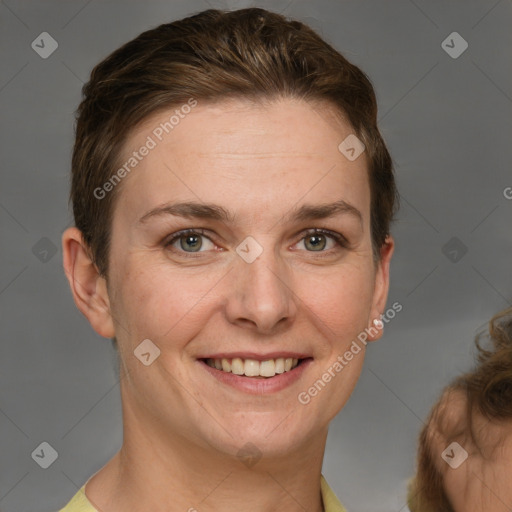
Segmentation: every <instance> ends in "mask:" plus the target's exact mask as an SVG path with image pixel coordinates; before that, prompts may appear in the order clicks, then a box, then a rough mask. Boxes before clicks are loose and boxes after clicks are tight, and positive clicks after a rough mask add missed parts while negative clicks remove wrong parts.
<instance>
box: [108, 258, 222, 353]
mask: <svg viewBox="0 0 512 512" xmlns="http://www.w3.org/2000/svg"><path fill="white" fill-rule="evenodd" d="M147 260H148V261H149V258H147ZM141 267H142V268H141ZM219 278H220V276H219V277H216V273H214V272H210V273H208V274H201V275H197V272H196V273H195V275H194V274H193V273H190V272H187V271H183V270H179V271H172V272H171V271H170V270H169V269H168V268H165V267H162V266H151V265H150V266H148V265H145V266H141V265H132V266H127V267H126V270H125V271H124V272H123V274H122V276H118V279H117V282H118V286H117V288H116V289H117V294H116V298H115V300H114V301H113V302H114V308H113V313H114V315H115V316H116V320H118V323H120V324H121V325H122V326H123V327H124V326H126V329H125V330H124V331H128V333H129V334H128V335H129V336H130V338H132V339H133V340H134V342H135V340H138V339H145V338H149V339H152V338H154V341H155V343H158V341H160V342H163V340H164V338H165V337H167V336H169V337H170V338H173V339H176V336H177V335H178V333H179V336H180V337H187V336H189V335H190V333H189V331H190V330H191V329H192V330H193V329H198V328H199V327H198V326H200V325H201V322H200V321H199V318H200V317H201V316H204V314H205V308H211V303H212V300H215V291H214V290H211V289H212V287H213V284H214V283H215V282H216V281H218V279H219ZM124 331H123V330H122V331H121V335H126V332H124Z"/></svg>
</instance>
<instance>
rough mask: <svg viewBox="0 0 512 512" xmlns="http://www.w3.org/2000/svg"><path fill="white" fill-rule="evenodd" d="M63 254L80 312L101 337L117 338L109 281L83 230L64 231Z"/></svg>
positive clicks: (73, 228)
mask: <svg viewBox="0 0 512 512" xmlns="http://www.w3.org/2000/svg"><path fill="white" fill-rule="evenodd" d="M62 254H63V265H64V272H65V274H66V277H67V279H68V282H69V286H70V288H71V293H72V294H73V299H74V301H75V304H76V306H77V308H78V309H79V310H80V311H81V312H82V314H83V315H84V316H85V317H86V318H87V320H89V323H90V324H91V326H92V328H93V329H94V330H95V331H96V332H97V333H98V334H99V335H100V336H103V337H105V338H113V337H114V336H115V330H114V323H113V321H112V315H111V313H110V301H109V297H108V293H107V286H106V281H105V278H104V277H102V276H101V275H100V273H99V272H98V269H97V267H96V265H95V264H94V262H93V261H92V258H91V256H90V252H89V250H88V247H87V245H86V244H85V242H84V240H83V237H82V233H81V231H80V230H79V229H77V228H75V227H71V228H68V229H66V230H65V231H64V233H63V234H62Z"/></svg>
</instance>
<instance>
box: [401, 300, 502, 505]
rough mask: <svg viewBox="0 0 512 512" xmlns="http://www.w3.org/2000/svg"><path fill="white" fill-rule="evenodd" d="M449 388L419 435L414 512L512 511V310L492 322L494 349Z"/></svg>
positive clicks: (480, 352)
mask: <svg viewBox="0 0 512 512" xmlns="http://www.w3.org/2000/svg"><path fill="white" fill-rule="evenodd" d="M480 338H481V336H477V338H476V345H477V349H478V364H477V366H476V367H475V369H474V370H473V371H471V372H468V373H467V374H465V375H462V376H460V377H458V378H457V379H456V380H455V381H454V382H453V383H452V384H451V385H450V386H448V387H447V388H446V389H445V390H444V391H443V394H442V396H441V399H440V400H439V402H438V403H437V404H436V405H435V406H434V407H433V409H432V412H431V413H430V416H429V419H428V421H427V423H426V425H425V427H424V428H423V430H422V432H421V435H420V446H419V452H418V469H417V474H416V478H415V480H414V481H412V482H411V485H410V496H409V508H410V510H411V512H501V511H505V510H510V509H511V507H512V466H511V464H510V461H511V460H512V436H511V432H512V308H508V309H506V310H504V311H502V312H501V313H498V314H497V315H495V316H494V317H493V318H492V319H491V321H490V322H489V338H490V341H491V347H490V348H489V349H485V348H483V347H482V346H481V345H480Z"/></svg>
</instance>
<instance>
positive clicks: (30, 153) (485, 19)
mask: <svg viewBox="0 0 512 512" xmlns="http://www.w3.org/2000/svg"><path fill="white" fill-rule="evenodd" d="M249 5H258V6H263V7H268V8H271V9H273V10H275V11H281V12H284V13H285V14H287V15H289V16H292V17H296V18H299V19H301V20H303V21H305V22H306V23H309V24H310V25H311V26H312V27H313V28H315V29H317V30H318V31H319V32H320V34H321V35H323V36H324V37H325V38H326V39H327V40H329V41H330V42H331V43H332V44H334V46H335V47H336V48H338V49H339V50H340V51H342V53H344V54H345V56H346V57H347V58H348V59H349V60H351V61H353V62H354V63H355V64H357V65H359V66H360V67H361V68H362V69H363V70H364V71H365V72H366V73H367V74H368V75H369V76H370V78H371V80H372V82H373V83H374V86H375V89H376V91H377V96H378V101H379V105H380V116H379V118H380V126H381V129H382V132H383V135H384V137H385V139H386V141H387V143H388V145H389V148H390V151H391V154H392V156H393V158H394V161H395V166H396V173H397V180H398V186H399V190H400V193H401V197H402V208H401V210H400V212H399V215H398V221H397V222H396V224H395V225H394V227H393V234H394V236H395V238H396V242H397V250H396V253H395V256H394V259H393V262H392V274H391V290H390V295H389V305H391V304H392V303H393V302H394V301H399V302H400V303H402V304H403V310H402V312H400V313H399V314H397V316H396V317H395V319H393V320H392V321H391V323H390V324H388V325H387V326H386V329H385V334H384V337H383V338H382V339H381V340H380V341H379V342H378V343H376V344H372V345H371V346H370V347H369V350H368V356H367V361H366V363H365V369H364V371H363V374H362V377H361V380H360V382H359V384H358V386H357V388H356V391H355V393H354V395H353V396H352V398H351V399H350V401H349V403H348V405H347V406H346V407H345V408H344V409H343V411H342V412H341V413H340V414H339V415H338V416H337V418H336V419H335V420H334V421H333V423H332V426H331V430H330V434H329V439H328V444H327V450H326V455H325V464H324V474H325V475H326V478H327V480H328V481H329V482H330V484H331V486H332V487H333V488H334V490H335V491H336V493H337V494H338V495H339V496H340V498H341V500H342V501H343V503H344V504H345V505H346V506H347V508H348V509H349V511H352V512H370V511H372V512H373V511H375V512H377V511H378V512H387V511H390V512H391V511H405V510H407V509H406V507H405V484H406V481H407V479H408V478H409V477H410V475H411V474H412V472H413V467H414V457H415V443H416V437H417V434H418V432H419V430H420V428H421V426H422V422H423V420H424V419H425V417H426V415H427V413H428V410H429V408H430V406H431V405H432V404H433V402H434V401H435V399H436V397H437V395H438V393H439V392H440V390H441V389H442V387H443V386H445V385H446V384H447V383H448V382H449V380H450V379H451V378H452V377H453V376H455V375H456V374H458V373H460V372H461V371H463V370H465V369H467V368H468V367H469V366H470V365H471V362H472V358H473V355H474V350H473V342H472V340H473V337H474V335H475V333H476V332H477V331H478V330H479V329H480V328H482V327H483V326H484V324H485V322H487V320H488V319H489V318H490V317H491V316H492V314H494V313H496V312H497V311H499V310H501V309H503V308H504V307H506V306H507V305H508V304H510V302H511V297H512V293H511V290H512V272H511V271H510V268H511V261H512V260H511V256H512V234H511V226H512V223H511V220H512V215H511V214H512V200H507V198H506V197H505V195H504V190H505V189H506V187H511V186H512V173H511V163H512V139H511V135H512V129H511V128H512V116H511V113H512V84H511V77H512V69H511V67H512V59H511V56H512V30H511V29H510V27H511V21H512V3H511V1H510V0H500V1H496V0H493V1H474V0H473V1H468V0H464V1H463V0H460V1H439V0H438V1H426V0H414V1H413V0H394V1H383V0H373V1H341V0H339V1H315V2H312V1H301V0H295V1H293V0H292V1H289V0H286V1H276V2H273V3H265V2H255V3H249V2H244V1H239V2H234V1H232V2H226V1H224V2H222V1H214V0H209V1H208V2H206V1H190V2H183V1H177V2H176V1H175V2H170V1H166V2H163V1H161V2H156V1H155V2H148V3H143V2H135V1H119V0H110V1H100V0H95V1H74V0H73V1H66V2H56V1H45V2H40V1H39V2H36V1H20V0H5V1H2V2H1V3H0V20H1V26H0V41H1V42H0V52H1V78H0V109H1V113H2V114H1V159H0V165H1V188H0V226H1V227H0V229H1V239H2V253H1V264H0V269H1V270H0V272H1V275H0V308H1V315H2V319H1V336H2V338H1V344H0V350H1V354H0V379H1V381H0V510H2V511H3V512H14V511H19V512H28V511H36V510H37V511H38V512H44V511H51V510H56V509H57V508H59V507H61V506H63V505H64V504H65V503H66V502H67V501H68V500H69V499H70V498H71V496H72V495H73V494H74V493H75V492H76V491H77V489H78V488H79V487H80V486H81V485H82V484H83V483H84V482H85V480H86V479H87V478H88V477H89V476H90V475H91V474H92V473H93V472H95V471H97V470H98V469H99V468H100V467H101V466H103V465H104V464H105V463H106V462H107V460H109V459H110V458H111V457H112V456H113V455H114V454H115V453H116V452H117V450H118V449H119V448H120V446H121V442H122V430H121V427H122V425H121V405H120V399H119V385H118V382H117V378H116V375H115V372H114V371H113V368H114V361H115V359H114V353H113V351H112V348H111V346H110V342H109V341H108V340H105V339H103V338H100V337H99V336H97V335H96V334H95V333H94V331H93V330H92V328H91V327H90V326H89V324H88V322H87V321H86V320H85V318H84V317H82V315H81V314H80V313H79V312H78V310H77V309H76V308H75V306H74V304H73V301H72V298H71V294H70V291H69V289H68V285H67V282H66V280H65V277H64V273H63V271H62V253H61V248H60V236H61V233H62V231H63V230H64V229H65V228H66V227H67V226H68V225H69V224H70V222H71V216H70V215H69V212H68V205H67V195H68V186H69V178H68V173H69V167H70V154H71V146H72V141H73V111H74V109H75V108H76V107H77V105H78V102H79V99H80V89H81V87H82V84H83V82H84V81H86V80H87V77H88V74H89V72H90V70H91V68H92V67H93V66H94V65H95V64H96V63H97V62H99V61H100V60H101V59H102V58H103V57H105V56H106V55H107V54H109V53H110V52H111V51H113V50H114V49H115V48H117V47H118V46H120V45H121V44H122V43H124V42H126V41H128V40H130V39H131V38H133V37H135V36H136V35H137V34H139V33H140V32H142V31H144V30H146V29H148V28H151V27H154V26H156V25H158V24H160V23H163V22H167V21H171V20H174V19H177V18H181V17H184V16H187V15H189V14H191V13H193V12H196V11H199V10H203V9H206V8H208V7H210V6H212V7H219V8H241V7H247V6H249ZM44 31H46V32H48V33H50V34H51V36H52V37H53V38H55V40H56V41H57V42H58V45H59V46H58V49H57V50H56V51H55V53H53V54H52V55H51V56H50V57H49V58H48V59H42V58H41V57H40V56H39V55H38V54H37V53H36V52H35V51H34V50H33V49H32V48H31V43H32V41H33V40H35V39H36V37H37V36H38V35H39V34H40V33H41V32H44ZM454 31H456V32H458V33H460V35H461V36H462V37H463V38H464V39H465V40H466V41H467V42H468V44H469V47H468V49H467V50H466V51H465V52H464V53H463V54H462V55H460V56H459V57H458V58H456V59H454V58H452V57H450V56H449V55H448V54H447V53H446V52H445V51H444V49H443V48H442V47H441V43H442V42H443V41H444V40H445V39H446V37H447V36H448V35H449V34H450V33H452V32H454ZM452 237H456V238H457V239H458V240H459V242H457V243H459V246H460V244H463V246H460V247H466V248H467V252H466V253H465V254H463V251H461V250H460V248H456V247H455V250H456V251H458V252H455V253H454V252H451V253H450V252H449V251H452V247H451V245H449V246H448V249H444V251H443V247H444V246H445V244H447V243H448V241H449V240H451V239H452ZM452 243H453V242H452ZM55 249H56V252H55V254H53V250H55ZM461 255H462V257H461ZM454 260H458V261H454ZM43 441H46V442H48V443H49V444H50V445H51V446H53V447H54V449H55V450H56V451H57V452H58V459H57V460H56V461H55V462H54V463H53V464H52V465H51V466H50V467H49V468H48V469H42V468H40V467H39V465H37V464H36V462H35V461H34V460H33V459H32V457H31V454H32V452H33V451H34V450H35V449H36V447H38V446H39V445H40V443H41V442H43Z"/></svg>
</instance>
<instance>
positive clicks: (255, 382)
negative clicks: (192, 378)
mask: <svg viewBox="0 0 512 512" xmlns="http://www.w3.org/2000/svg"><path fill="white" fill-rule="evenodd" d="M197 361H198V363H199V364H200V365H201V367H202V368H204V369H205V370H206V371H207V372H208V373H209V374H210V375H211V376H213V377H215V378H216V379H217V380H219V381H220V382H222V383H224V384H227V385H228V386H231V387H233V388H236V389H239V390H240V391H244V392H246V393H250V394H253V395H268V394H271V393H276V392H278V391H281V390H283V389H285V388H286V387H288V386H291V385H292V384H294V383H295V382H297V380H299V379H300V377H301V375H302V374H303V373H304V371H305V370H306V368H307V367H308V366H309V365H310V364H311V363H312V362H313V359H312V358H308V359H304V360H303V361H302V363H301V364H299V365H298V366H296V367H295V368H294V369H293V370H290V371H288V372H284V373H280V374H276V375H275V376H274V377H267V378H262V379H258V378H256V377H244V376H243V375H235V374H234V373H229V372H223V371H222V370H217V369H216V368H212V367H211V366H208V365H207V364H206V363H205V362H204V361H201V360H199V359H198V360H197Z"/></svg>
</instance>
